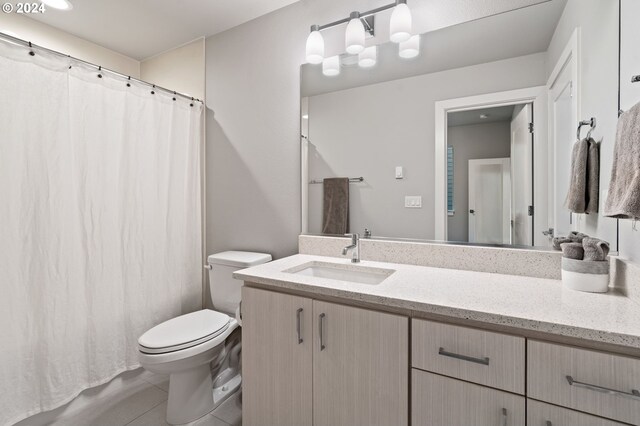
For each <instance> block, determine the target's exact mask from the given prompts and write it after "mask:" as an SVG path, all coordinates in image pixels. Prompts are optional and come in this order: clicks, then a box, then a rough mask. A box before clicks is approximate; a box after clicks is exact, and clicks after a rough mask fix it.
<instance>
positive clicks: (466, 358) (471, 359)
mask: <svg viewBox="0 0 640 426" xmlns="http://www.w3.org/2000/svg"><path fill="white" fill-rule="evenodd" d="M438 355H442V356H448V357H449V358H455V359H460V360H462V361H469V362H475V363H476V364H482V365H489V358H488V357H484V358H474V357H472V356H467V355H460V354H454V353H453V352H447V351H445V350H444V348H440V349H438Z"/></svg>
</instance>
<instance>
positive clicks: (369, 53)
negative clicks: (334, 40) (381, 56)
mask: <svg viewBox="0 0 640 426" xmlns="http://www.w3.org/2000/svg"><path fill="white" fill-rule="evenodd" d="M377 57H378V49H377V47H376V46H370V47H367V48H366V49H364V50H363V51H362V52H360V53H358V65H359V66H361V67H362V68H371V67H372V66H374V65H375V64H376V59H377Z"/></svg>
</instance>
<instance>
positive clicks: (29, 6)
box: [2, 2, 47, 15]
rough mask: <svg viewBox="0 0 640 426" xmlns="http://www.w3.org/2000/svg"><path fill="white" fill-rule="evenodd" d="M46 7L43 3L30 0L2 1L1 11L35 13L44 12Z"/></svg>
mask: <svg viewBox="0 0 640 426" xmlns="http://www.w3.org/2000/svg"><path fill="white" fill-rule="evenodd" d="M46 10H47V9H46V8H45V7H44V3H40V2H32V3H8V2H6V3H3V4H2V11H3V12H4V13H19V14H25V15H26V14H37V13H45V12H46Z"/></svg>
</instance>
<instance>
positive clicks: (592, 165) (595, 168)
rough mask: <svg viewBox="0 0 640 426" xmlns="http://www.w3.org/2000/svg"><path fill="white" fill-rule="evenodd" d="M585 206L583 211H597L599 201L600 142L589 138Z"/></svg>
mask: <svg viewBox="0 0 640 426" xmlns="http://www.w3.org/2000/svg"><path fill="white" fill-rule="evenodd" d="M586 201H587V206H586V208H585V213H587V214H589V213H598V203H599V202H600V144H599V143H598V142H596V141H594V140H593V139H589V153H588V156H587V200H586Z"/></svg>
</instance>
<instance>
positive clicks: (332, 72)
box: [322, 55, 340, 77]
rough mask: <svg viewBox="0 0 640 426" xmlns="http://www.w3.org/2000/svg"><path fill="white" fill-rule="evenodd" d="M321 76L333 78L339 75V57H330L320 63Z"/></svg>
mask: <svg viewBox="0 0 640 426" xmlns="http://www.w3.org/2000/svg"><path fill="white" fill-rule="evenodd" d="M322 74H324V75H326V76H327V77H333V76H336V75H338V74H340V57H339V56H337V55H336V56H330V57H328V58H327V59H325V60H324V61H322Z"/></svg>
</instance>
